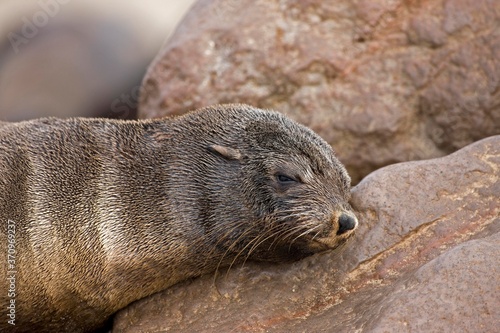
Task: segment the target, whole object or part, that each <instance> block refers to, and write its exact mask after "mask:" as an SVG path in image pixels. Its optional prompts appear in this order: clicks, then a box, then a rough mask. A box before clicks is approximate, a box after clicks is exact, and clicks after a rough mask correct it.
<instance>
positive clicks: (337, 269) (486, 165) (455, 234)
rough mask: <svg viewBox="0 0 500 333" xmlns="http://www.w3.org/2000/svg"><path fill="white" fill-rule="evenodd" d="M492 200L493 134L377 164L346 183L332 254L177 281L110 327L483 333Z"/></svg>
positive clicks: (496, 146) (492, 297)
mask: <svg viewBox="0 0 500 333" xmlns="http://www.w3.org/2000/svg"><path fill="white" fill-rule="evenodd" d="M499 197H500V136H495V137H491V138H487V139H484V140H482V141H479V142H477V143H474V144H472V145H470V146H467V147H466V148H463V149H461V150H459V151H458V152H456V153H454V154H451V155H449V156H446V157H443V158H437V159H432V160H427V161H417V162H408V163H401V164H396V165H392V166H389V167H386V168H383V169H380V170H378V171H376V172H374V173H372V174H370V175H369V176H368V177H366V178H365V179H364V180H363V181H362V182H361V183H360V184H359V185H357V186H356V187H355V188H354V189H353V198H352V204H353V206H354V207H355V209H356V210H357V212H358V218H359V220H360V228H359V231H358V233H357V235H356V236H355V237H354V240H353V241H352V242H350V243H348V245H347V246H346V247H345V248H344V249H343V251H342V252H337V253H325V254H320V255H315V256H313V257H310V258H306V259H305V260H302V261H300V262H297V263H294V264H290V265H278V266H276V265H262V264H251V263H249V264H247V265H245V267H243V268H237V269H232V270H230V271H229V272H227V275H226V271H221V272H220V273H221V275H219V276H215V275H211V276H204V277H201V278H199V279H195V280H193V281H188V282H185V283H181V284H179V285H177V286H174V287H173V288H170V289H168V290H166V291H165V292H163V293H159V294H156V295H153V296H152V297H149V298H146V299H144V300H141V301H138V302H136V303H134V304H132V305H131V306H129V307H128V308H126V309H124V310H123V311H121V312H120V313H119V314H118V315H117V317H116V318H115V323H114V331H113V332H114V333H117V332H118V333H125V332H126V333H132V332H134V333H135V332H141V333H142V332H474V333H475V332H493V331H495V330H496V329H497V328H498V323H499V322H500V306H499V300H500V291H499V289H498V286H499V282H500V280H499V277H500V266H499V265H498V263H499V262H500V246H499V244H500V201H499ZM214 278H215V279H214Z"/></svg>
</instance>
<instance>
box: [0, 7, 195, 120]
mask: <svg viewBox="0 0 500 333" xmlns="http://www.w3.org/2000/svg"><path fill="white" fill-rule="evenodd" d="M193 2H194V0H183V1H180V0H169V1H162V0H142V1H139V0H131V1H127V2H125V1H118V0H108V1H105V2H104V1H97V0H87V1H71V0H36V1H35V0H30V1H16V0H2V1H1V2H0V120H6V121H20V120H24V119H31V118H37V117H43V116H57V117H71V116H92V117H94V116H104V117H111V118H135V115H136V105H137V99H138V91H139V87H140V84H141V80H142V77H143V76H144V73H145V70H146V68H147V66H148V65H149V63H150V62H151V61H152V60H153V58H154V57H155V55H156V54H157V52H158V50H159V49H160V48H161V46H162V44H163V43H164V41H165V39H166V38H167V37H168V36H169V35H170V34H171V32H172V30H173V29H174V27H175V26H176V24H177V23H178V22H179V21H180V19H181V18H182V16H183V15H184V13H185V12H186V11H187V10H188V9H189V7H190V6H191V4H192V3H193Z"/></svg>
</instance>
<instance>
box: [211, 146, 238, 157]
mask: <svg viewBox="0 0 500 333" xmlns="http://www.w3.org/2000/svg"><path fill="white" fill-rule="evenodd" d="M208 150H210V151H211V152H212V153H215V154H217V155H220V156H222V157H224V158H225V159H226V160H240V159H241V153H240V151H239V150H238V149H234V148H230V147H224V146H220V145H210V146H208Z"/></svg>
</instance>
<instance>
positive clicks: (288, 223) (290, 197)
mask: <svg viewBox="0 0 500 333" xmlns="http://www.w3.org/2000/svg"><path fill="white" fill-rule="evenodd" d="M0 175H1V176H0V221H1V223H0V225H1V231H0V247H1V251H2V254H3V256H5V255H6V254H7V253H11V254H12V256H11V257H9V261H8V263H5V261H4V262H2V265H1V267H2V275H1V281H2V282H1V284H0V285H1V287H2V288H1V290H2V295H1V308H2V318H3V319H2V321H1V322H0V329H1V330H2V331H6V330H9V331H15V332H16V331H17V332H28V331H29V332H90V331H94V330H96V329H99V328H100V327H102V325H103V324H104V323H105V321H106V319H107V318H109V317H110V316H111V315H112V314H113V313H115V312H116V311H117V310H119V309H121V308H123V307H125V306H126V305H128V304H129V303H131V302H133V301H135V300H137V299H140V298H143V297H145V296H148V295H151V294H153V293H155V292H158V291H161V290H163V289H166V288H168V287H169V286H171V285H173V284H175V283H177V282H179V281H181V280H184V279H187V278H189V277H195V276H199V275H201V274H204V273H208V272H213V271H214V270H216V269H217V268H218V267H220V266H228V265H231V264H232V263H234V262H238V261H243V260H247V259H250V260H263V261H274V262H283V261H291V260H297V259H300V258H303V257H305V256H308V255H311V254H313V253H317V252H321V251H324V250H328V249H334V248H336V247H337V246H339V245H340V244H342V243H344V242H345V241H346V240H347V239H348V238H349V236H351V235H352V234H353V231H354V229H355V228H356V226H357V224H358V222H357V220H356V217H355V216H354V214H353V213H352V211H351V208H350V206H349V204H348V199H349V196H350V178H349V176H348V174H347V172H346V170H345V168H344V167H343V166H342V164H341V163H340V162H339V160H338V159H337V158H336V157H335V155H334V152H333V150H332V148H331V147H330V146H329V145H328V144H327V143H326V142H325V141H324V140H322V139H321V138H320V137H319V136H318V135H317V134H315V133H314V132H313V131H312V130H310V129H308V128H306V127H304V126H302V125H299V124H297V123H296V122H294V121H292V120H290V119H288V118H287V117H285V116H284V115H282V114H279V113H277V112H272V111H264V110H260V109H256V108H253V107H250V106H246V105H239V104H232V105H219V106H213V107H208V108H204V109H200V110H197V111H194V112H191V113H188V114H186V115H183V116H180V117H176V118H166V119H153V120H139V121H124V120H104V119H83V118H73V119H67V120H62V119H56V118H46V119H38V120H32V121H25V122H20V123H10V124H3V126H2V127H0ZM7 290H9V291H12V293H10V294H9V295H10V296H7V292H6V291H7ZM11 296H12V297H11ZM13 301H14V303H12V302H13ZM12 304H14V311H12ZM9 307H10V309H9ZM6 312H7V316H6V315H5V314H6ZM13 313H14V316H13V317H14V323H15V326H14V325H12V322H11V323H8V320H12V319H9V318H12V314H13ZM9 315H10V317H9Z"/></svg>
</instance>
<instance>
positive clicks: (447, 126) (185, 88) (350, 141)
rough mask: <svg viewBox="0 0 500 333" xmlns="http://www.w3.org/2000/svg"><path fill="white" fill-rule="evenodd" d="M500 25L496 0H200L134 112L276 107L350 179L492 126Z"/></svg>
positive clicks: (497, 116) (499, 107)
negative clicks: (325, 145) (335, 158)
mask: <svg viewBox="0 0 500 333" xmlns="http://www.w3.org/2000/svg"><path fill="white" fill-rule="evenodd" d="M242 13H244V14H242ZM499 22H500V1H496V0H425V1H409V0H376V1H374V0H357V1H352V0H339V1H323V0H308V1H302V0H300V1H298V0H287V1H278V0H270V1H251V0H241V1H233V0H229V1H228V0H220V1H209V0H201V1H199V2H198V3H197V5H196V6H195V7H194V8H193V9H192V10H191V12H190V14H189V15H188V16H187V17H186V18H185V19H184V21H183V23H182V24H181V26H180V27H179V28H178V30H177V32H176V33H175V35H174V36H173V38H171V39H170V41H169V42H168V43H167V44H166V45H165V47H164V49H163V51H162V52H160V54H159V56H158V57H157V59H156V61H155V62H154V63H153V65H152V66H151V67H150V69H149V72H148V74H147V76H146V78H145V80H144V85H143V92H142V97H141V106H140V114H141V116H142V117H159V116H164V115H167V114H178V113H183V112H186V111H189V110H193V109H196V108H198V107H201V106H206V105H209V104H215V103H227V102H242V103H247V104H251V105H254V106H258V107H262V108H272V109H276V110H279V111H282V112H284V113H286V114H288V115H290V116H291V117H293V118H295V119H296V120H299V121H300V122H302V123H304V124H305V125H307V126H309V127H311V128H312V129H314V130H315V131H316V132H318V133H319V134H320V135H321V136H322V137H323V138H325V139H326V140H327V141H328V142H329V143H331V144H332V145H333V146H334V147H335V149H336V151H337V152H338V154H339V156H340V159H341V160H342V161H343V162H344V163H345V164H346V166H347V168H348V170H349V172H350V174H351V176H352V178H353V180H354V182H355V183H357V182H358V181H359V180H360V179H361V178H362V177H363V176H365V175H367V174H368V173H369V172H371V171H373V170H376V169H378V168H380V167H382V166H385V165H388V164H391V163H395V162H400V161H409V160H418V159H427V158H432V157H439V156H444V155H446V154H449V153H451V152H453V151H455V150H457V149H459V148H461V147H464V146H465V145H467V144H470V143H472V142H474V141H477V140H479V139H481V138H484V137H487V136H491V135H496V134H500V23H499Z"/></svg>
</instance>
